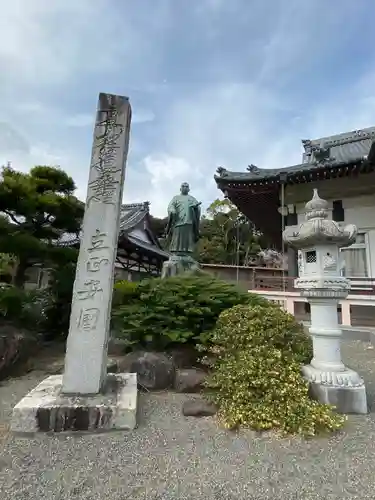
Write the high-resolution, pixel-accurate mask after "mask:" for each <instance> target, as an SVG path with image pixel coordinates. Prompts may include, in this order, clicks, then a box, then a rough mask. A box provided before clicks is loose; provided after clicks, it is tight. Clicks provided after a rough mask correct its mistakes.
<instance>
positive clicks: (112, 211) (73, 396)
mask: <svg viewBox="0 0 375 500" xmlns="http://www.w3.org/2000/svg"><path fill="white" fill-rule="evenodd" d="M130 120H131V109H130V104H129V101H128V99H127V98H126V97H121V96H116V95H110V94H100V95H99V106H98V110H97V116H96V123H95V131H94V144H93V149H92V158H91V166H90V174H89V183H88V189H87V199H86V207H85V215H84V220H83V227H82V237H81V245H80V251H79V257H78V262H77V271H76V279H75V282H74V287H73V299H72V312H71V317H70V328H69V336H68V341H67V350H66V355H65V371H64V375H51V376H49V377H47V378H46V379H45V380H43V381H42V382H41V383H40V384H39V385H37V386H36V387H35V389H33V390H31V391H30V392H29V393H28V394H27V395H26V396H25V397H24V398H23V399H21V401H19V403H17V404H16V406H15V407H14V408H13V414H12V421H11V429H12V431H14V432H17V433H26V434H28V435H30V434H31V433H34V432H38V431H39V432H50V431H53V432H69V431H89V432H98V431H100V432H102V431H104V430H113V429H117V430H120V429H124V430H125V429H127V430H130V429H134V428H135V426H136V425H137V374H136V373H112V374H108V375H107V373H106V372H107V347H108V340H109V338H108V337H109V324H110V316H111V302H112V289H113V281H114V270H115V258H116V252H117V242H118V233H119V220H120V206H121V201H122V187H123V184H124V175H125V162H126V157H127V152H128V144H129V129H130Z"/></svg>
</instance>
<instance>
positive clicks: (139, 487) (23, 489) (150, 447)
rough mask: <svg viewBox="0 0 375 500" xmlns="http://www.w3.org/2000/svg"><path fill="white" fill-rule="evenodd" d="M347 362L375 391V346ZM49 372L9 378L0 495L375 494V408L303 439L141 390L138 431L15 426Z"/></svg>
mask: <svg viewBox="0 0 375 500" xmlns="http://www.w3.org/2000/svg"><path fill="white" fill-rule="evenodd" d="M344 357H345V359H346V361H347V362H348V364H349V363H350V365H351V366H352V367H353V368H355V369H358V370H359V371H360V372H361V373H362V375H363V376H364V377H365V379H366V381H367V382H368V388H369V399H370V402H372V401H373V399H374V396H373V395H374V394H375V364H374V360H375V351H374V350H372V349H371V350H370V349H368V344H365V343H361V342H348V343H345V346H344ZM42 378H44V374H42V373H40V372H32V373H31V374H29V375H28V376H27V377H22V378H18V379H16V380H11V381H7V382H6V383H4V384H3V386H1V387H0V401H1V408H0V423H1V426H2V427H1V429H0V442H1V439H2V448H3V449H2V454H1V458H0V498H4V499H8V498H9V499H12V500H18V499H22V500H23V499H38V500H39V499H40V500H50V499H51V500H59V499H64V500H70V499H80V500H84V499H90V500H92V499H95V500H101V499H106V500H125V499H133V500H135V499H147V500H153V499H155V500H156V499H163V500H168V499H178V500H184V499H195V500H196V499H197V498H202V499H205V500H206V499H207V500H213V499H220V500H225V499H233V500H234V499H236V500H241V499H246V500H249V499H257V500H266V499H268V500H270V499H275V500H276V499H277V500H284V499H285V500H293V499H298V500H309V499H314V500H318V499H322V500H323V499H324V500H334V499H335V500H336V499H340V500H342V499H349V498H350V499H351V500H355V499H361V500H364V499H374V498H375V493H374V491H375V475H374V473H373V471H374V470H375V415H374V414H370V415H368V416H360V417H359V416H358V417H350V420H349V423H348V424H347V427H346V430H345V432H344V433H342V434H340V435H337V436H335V437H320V438H318V439H314V440H310V441H303V440H301V439H299V438H295V437H293V438H288V439H280V438H278V437H276V436H275V435H263V436H260V435H257V434H256V433H254V432H250V431H240V432H239V433H230V432H227V431H223V430H220V429H218V427H217V425H216V423H215V421H214V419H212V418H203V419H195V418H194V417H190V418H186V417H183V416H182V415H181V406H182V403H183V402H184V401H185V400H186V399H187V398H190V396H185V395H181V394H173V393H169V394H164V393H163V394H147V395H141V398H140V408H141V415H140V425H139V428H138V429H137V430H136V431H133V432H132V433H113V434H101V435H91V436H74V437H72V436H69V437H67V436H64V437H63V436H61V435H60V436H44V435H39V436H38V437H35V438H33V439H25V438H13V437H11V436H10V435H8V436H6V430H5V427H4V426H5V425H6V422H7V421H9V416H10V412H11V408H12V406H13V405H14V404H15V403H16V402H17V401H18V400H19V399H20V398H21V397H22V396H23V395H24V394H25V393H26V392H27V391H28V390H30V389H31V388H32V387H34V386H35V385H36V383H37V382H38V381H39V380H41V379H42Z"/></svg>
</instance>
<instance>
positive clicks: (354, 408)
mask: <svg viewBox="0 0 375 500" xmlns="http://www.w3.org/2000/svg"><path fill="white" fill-rule="evenodd" d="M309 391H310V396H311V397H312V398H313V399H315V400H317V401H319V402H320V403H324V404H328V405H333V406H335V407H336V411H337V412H338V413H344V414H350V413H354V414H359V415H365V414H366V413H368V408H367V396H366V388H365V386H364V385H361V386H357V387H335V386H329V385H323V384H319V383H316V382H310V387H309Z"/></svg>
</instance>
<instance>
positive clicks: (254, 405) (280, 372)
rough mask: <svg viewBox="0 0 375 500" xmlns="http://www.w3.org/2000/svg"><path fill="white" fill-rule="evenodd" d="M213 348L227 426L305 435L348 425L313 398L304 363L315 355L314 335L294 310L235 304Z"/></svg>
mask: <svg viewBox="0 0 375 500" xmlns="http://www.w3.org/2000/svg"><path fill="white" fill-rule="evenodd" d="M208 350H209V354H210V355H211V359H212V363H211V365H212V373H211V375H210V376H209V378H208V380H207V382H206V385H207V387H208V389H209V391H210V392H209V397H210V398H211V399H213V401H214V402H215V403H216V404H217V405H218V407H219V413H218V415H219V418H220V420H221V421H222V422H223V423H224V425H225V426H226V427H228V428H235V427H237V426H241V425H242V426H247V427H251V428H253V429H256V430H259V431H262V430H269V429H279V430H281V431H282V432H285V433H300V434H303V435H315V434H316V433H318V432H319V431H322V430H330V431H334V430H337V429H340V428H341V427H342V425H343V423H344V420H345V418H344V417H343V416H341V415H338V414H336V413H334V411H333V408H332V407H330V406H327V405H322V404H320V403H317V402H316V401H312V400H311V399H310V397H309V394H308V383H307V382H306V381H305V380H304V378H303V377H302V374H301V363H307V362H309V361H310V359H311V356H312V347H311V340H310V338H309V337H308V336H307V335H305V333H304V332H303V329H302V326H300V325H299V324H298V323H297V322H296V321H295V320H294V318H293V316H291V315H290V314H288V313H286V312H284V311H283V310H281V309H279V308H276V307H267V308H265V307H262V306H250V307H249V306H244V305H237V306H234V307H232V308H231V309H229V310H226V311H223V312H222V313H221V315H220V317H219V320H218V322H217V325H216V328H215V330H214V332H213V335H212V337H211V345H210V346H209V348H208Z"/></svg>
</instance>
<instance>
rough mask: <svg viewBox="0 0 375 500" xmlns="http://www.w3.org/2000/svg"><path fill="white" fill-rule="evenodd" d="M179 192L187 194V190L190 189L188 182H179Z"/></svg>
mask: <svg viewBox="0 0 375 500" xmlns="http://www.w3.org/2000/svg"><path fill="white" fill-rule="evenodd" d="M180 191H181V194H189V191H190V187H189V184H188V183H187V182H183V183H182V184H181V189H180Z"/></svg>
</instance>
